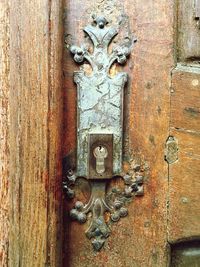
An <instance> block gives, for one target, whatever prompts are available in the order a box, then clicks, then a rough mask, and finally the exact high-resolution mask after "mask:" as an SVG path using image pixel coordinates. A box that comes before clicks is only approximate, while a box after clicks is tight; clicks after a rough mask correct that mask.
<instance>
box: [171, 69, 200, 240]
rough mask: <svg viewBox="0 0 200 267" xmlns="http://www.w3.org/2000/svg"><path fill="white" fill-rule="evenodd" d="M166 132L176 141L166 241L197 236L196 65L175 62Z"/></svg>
mask: <svg viewBox="0 0 200 267" xmlns="http://www.w3.org/2000/svg"><path fill="white" fill-rule="evenodd" d="M170 126H171V127H170V135H171V136H173V137H175V138H176V140H177V143H178V157H177V161H176V162H175V163H173V164H170V165H169V241H170V242H176V241H180V240H187V239H191V238H195V237H196V238H198V237H199V236H200V227H199V222H200V206H199V192H200V180H199V177H200V172H199V166H200V138H199V134H200V69H199V68H197V67H195V66H194V67H192V66H188V67H186V66H183V67H182V66H178V67H177V68H176V70H174V72H173V79H172V90H171V124H170Z"/></svg>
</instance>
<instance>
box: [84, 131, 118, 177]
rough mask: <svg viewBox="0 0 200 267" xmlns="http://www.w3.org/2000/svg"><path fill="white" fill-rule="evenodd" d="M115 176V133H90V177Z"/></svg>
mask: <svg viewBox="0 0 200 267" xmlns="http://www.w3.org/2000/svg"><path fill="white" fill-rule="evenodd" d="M112 177H113V135H112V134H90V135H89V175H88V179H109V178H110V179H111V178H112Z"/></svg>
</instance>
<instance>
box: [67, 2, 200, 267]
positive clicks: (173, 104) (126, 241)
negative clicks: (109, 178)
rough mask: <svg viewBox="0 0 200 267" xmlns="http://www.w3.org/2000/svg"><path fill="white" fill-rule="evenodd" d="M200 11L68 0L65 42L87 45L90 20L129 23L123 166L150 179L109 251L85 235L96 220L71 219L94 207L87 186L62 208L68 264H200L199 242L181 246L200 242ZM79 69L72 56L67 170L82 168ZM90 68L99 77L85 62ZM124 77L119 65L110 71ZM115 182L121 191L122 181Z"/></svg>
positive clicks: (178, 5)
mask: <svg viewBox="0 0 200 267" xmlns="http://www.w3.org/2000/svg"><path fill="white" fill-rule="evenodd" d="M198 5H199V3H198V1H197V2H196V3H195V1H184V3H182V1H145V0H144V1H141V0H140V1H137V0H136V1H130V0H125V1H123V2H122V1H118V0H112V1H109V0H107V1H102V0H96V1H87V0H84V1H70V0H69V1H65V41H66V46H69V45H70V44H73V43H75V44H79V45H81V44H83V43H84V42H85V40H86V38H87V37H86V36H85V35H84V34H83V31H82V29H83V28H84V27H85V26H86V25H88V24H90V23H91V21H92V15H104V16H105V17H106V18H107V19H108V21H109V22H110V24H112V25H121V28H120V34H119V36H117V37H116V39H115V40H116V43H117V42H120V38H121V39H122V38H124V37H126V36H130V33H134V35H135V36H136V38H137V40H138V41H137V43H136V45H135V47H134V49H133V51H132V54H131V57H130V58H129V60H128V62H127V64H126V65H125V69H126V71H127V72H128V73H129V77H130V79H129V82H128V84H127V87H126V89H125V108H124V114H125V116H124V156H123V166H124V170H125V171H127V172H131V170H132V169H134V167H135V165H140V166H142V168H143V172H144V176H145V181H144V195H143V196H141V197H136V198H135V199H134V200H133V202H132V203H130V204H129V207H128V210H129V215H128V216H127V217H126V218H123V219H122V220H121V221H119V222H117V223H115V224H112V226H111V228H112V231H111V235H110V237H109V238H108V240H107V243H106V244H105V246H104V248H103V249H102V250H101V251H100V252H95V251H94V250H93V248H92V246H91V242H90V241H89V240H88V239H87V238H86V236H85V233H84V232H85V230H86V229H87V227H88V223H86V224H83V225H80V224H78V223H77V222H72V221H70V219H69V217H68V215H67V214H68V212H69V210H70V209H71V208H72V207H73V205H74V203H75V201H77V200H81V201H83V202H85V203H86V202H87V201H88V198H89V194H90V193H89V192H88V191H89V189H88V187H87V185H86V184H87V183H86V182H84V181H81V180H79V182H78V183H77V186H75V190H76V197H75V199H74V201H69V200H68V201H67V200H65V203H64V213H63V216H64V243H63V256H64V262H63V266H74V267H78V266H81V267H83V266H92V267H93V266H117V267H120V266H127V267H129V266H138V267H141V266H145V267H147V266H159V267H163V266H168V264H170V261H172V262H171V265H173V266H200V258H199V255H200V254H199V253H200V251H199V247H198V246H199V245H197V244H198V242H197V243H195V241H192V242H191V243H187V242H186V243H184V249H185V250H184V249H183V251H182V250H181V245H180V246H179V245H173V244H176V243H178V242H181V241H188V240H198V237H199V235H200V226H199V225H200V208H199V203H198V202H199V193H200V182H199V178H200V168H199V160H200V151H199V145H200V138H199V130H200V127H199V125H200V124H199V122H200V121H199V114H200V113H199V107H200V80H199V79H200V68H199V62H198V60H199V57H200V43H199V41H200V31H199V28H198V27H199V21H198V14H196V13H195V11H196V12H199V11H198V7H199V6H198ZM188 25H189V26H188ZM190 42H191V43H190ZM78 68H79V66H78V65H77V64H75V63H74V62H73V58H72V55H71V54H70V52H69V51H67V50H65V56H64V74H65V75H64V76H65V78H64V90H65V98H64V107H65V109H64V125H65V128H64V171H66V170H67V168H69V166H70V167H71V168H72V169H73V168H75V167H76V161H75V154H76V131H77V129H76V105H77V98H76V91H77V89H76V85H75V84H74V83H73V72H74V71H75V70H78ZM83 69H84V70H85V71H86V72H88V73H91V71H92V70H91V69H90V67H89V64H87V62H85V64H84V65H83ZM120 71H122V68H120V67H119V66H118V65H117V64H116V65H114V66H113V67H112V68H111V71H110V75H111V76H112V75H113V76H114V75H115V74H116V73H117V72H120ZM113 186H115V187H117V186H119V187H120V182H119V180H118V181H116V182H115V183H114V184H113ZM90 219H91V218H90ZM193 242H194V243H193ZM187 249H188V250H189V251H190V250H192V249H193V251H195V253H197V254H196V258H195V257H194V256H193V258H192V259H191V257H192V256H191V255H192V253H191V254H190V253H189V254H187V255H190V256H188V258H187V257H185V258H184V256H181V255H182V254H184V253H185V251H186V253H187ZM177 251H178V252H177ZM170 252H172V253H171V254H172V255H173V256H172V258H173V259H172V260H171V259H170V258H171V257H170ZM181 253H182V254H181ZM177 255H178V256H177ZM177 257H179V262H178V261H177ZM191 260H193V262H192V261H191ZM184 262H185V263H184ZM189 263H190V264H189Z"/></svg>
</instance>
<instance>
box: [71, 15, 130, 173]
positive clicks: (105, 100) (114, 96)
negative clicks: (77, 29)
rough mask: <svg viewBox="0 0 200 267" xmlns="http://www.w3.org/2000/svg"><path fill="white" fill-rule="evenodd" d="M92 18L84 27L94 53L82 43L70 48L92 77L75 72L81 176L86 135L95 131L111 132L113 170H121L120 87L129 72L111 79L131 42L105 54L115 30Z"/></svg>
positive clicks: (84, 167) (85, 167) (85, 159)
mask: <svg viewBox="0 0 200 267" xmlns="http://www.w3.org/2000/svg"><path fill="white" fill-rule="evenodd" d="M93 19H94V21H93V24H92V25H89V26H86V27H85V28H84V31H85V33H86V34H87V35H88V36H89V37H90V39H91V40H92V42H93V45H94V48H93V53H90V52H89V47H87V46H86V45H84V44H82V45H81V46H80V47H77V46H74V45H72V46H71V47H70V51H71V52H72V53H73V54H74V60H75V61H76V62H77V63H81V62H83V61H84V60H87V61H88V62H89V63H90V65H91V67H92V75H91V76H88V75H86V74H85V73H84V72H83V71H77V72H75V73H74V81H75V83H76V84H77V87H78V92H77V95H78V101H77V103H78V107H77V108H78V110H77V175H78V176H83V177H88V171H89V170H88V167H89V164H88V136H89V134H94V133H98V134H113V138H114V145H113V146H114V150H113V173H114V174H115V175H119V174H120V173H121V171H122V126H123V94H124V93H123V89H124V85H125V83H126V81H127V78H128V75H127V73H125V72H122V73H118V74H117V75H116V76H114V77H113V78H111V77H110V75H109V70H110V67H111V66H112V64H113V63H114V62H115V61H117V62H118V63H119V64H124V63H125V62H126V59H127V56H128V55H129V54H130V52H131V48H132V44H133V43H132V40H131V41H130V39H129V40H128V41H126V42H124V44H123V46H120V47H119V46H115V47H113V49H112V52H111V53H108V45H109V44H110V42H111V40H112V39H113V37H114V36H115V35H117V33H118V29H117V28H112V27H109V26H106V25H107V23H108V22H107V20H106V19H105V18H104V17H102V16H99V17H93Z"/></svg>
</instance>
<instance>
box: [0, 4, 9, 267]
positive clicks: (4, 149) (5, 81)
mask: <svg viewBox="0 0 200 267" xmlns="http://www.w3.org/2000/svg"><path fill="white" fill-rule="evenodd" d="M8 50H9V5H8V2H7V1H6V0H5V1H1V2H0V51H1V53H0V266H2V267H4V266H7V264H8V239H9V237H8V235H9V211H8V208H9V192H8V185H9V167H8V164H9V148H8V125H9V110H8V93H9V53H8Z"/></svg>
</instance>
